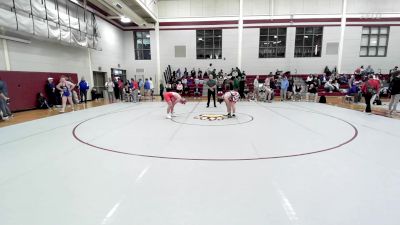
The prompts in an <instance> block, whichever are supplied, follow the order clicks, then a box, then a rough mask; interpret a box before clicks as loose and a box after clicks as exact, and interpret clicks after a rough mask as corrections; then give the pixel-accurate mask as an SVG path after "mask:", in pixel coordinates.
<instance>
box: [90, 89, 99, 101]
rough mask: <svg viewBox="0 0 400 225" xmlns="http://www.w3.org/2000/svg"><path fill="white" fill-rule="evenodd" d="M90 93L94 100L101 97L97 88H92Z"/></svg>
mask: <svg viewBox="0 0 400 225" xmlns="http://www.w3.org/2000/svg"><path fill="white" fill-rule="evenodd" d="M90 94H91V95H92V100H94V101H97V100H98V99H99V98H100V95H99V94H98V93H97V89H96V88H92V90H91V91H90Z"/></svg>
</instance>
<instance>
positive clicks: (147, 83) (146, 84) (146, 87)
mask: <svg viewBox="0 0 400 225" xmlns="http://www.w3.org/2000/svg"><path fill="white" fill-rule="evenodd" d="M150 92H151V90H150V81H149V79H148V78H146V80H145V81H144V96H145V97H144V98H145V99H146V96H149V95H150Z"/></svg>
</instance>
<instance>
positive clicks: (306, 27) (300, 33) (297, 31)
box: [294, 26, 324, 58]
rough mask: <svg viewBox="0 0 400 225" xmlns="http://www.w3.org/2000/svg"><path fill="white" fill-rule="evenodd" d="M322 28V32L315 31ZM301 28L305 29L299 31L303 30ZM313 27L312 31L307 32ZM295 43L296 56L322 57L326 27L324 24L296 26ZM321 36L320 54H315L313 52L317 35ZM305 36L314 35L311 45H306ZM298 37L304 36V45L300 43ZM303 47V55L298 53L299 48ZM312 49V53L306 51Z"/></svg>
mask: <svg viewBox="0 0 400 225" xmlns="http://www.w3.org/2000/svg"><path fill="white" fill-rule="evenodd" d="M319 28H320V30H321V32H315V30H316V29H319ZM301 29H303V32H299V31H301ZM310 29H312V33H307V32H309V30H310ZM295 35H296V36H295V44H294V58H318V57H322V50H323V48H322V45H323V43H324V27H323V26H298V27H296V34H295ZM319 35H320V36H321V41H320V42H321V45H320V46H319V47H318V49H320V51H319V53H320V54H319V55H315V54H313V52H315V37H316V36H319ZM305 36H312V40H311V45H305V41H306V39H305ZM298 37H302V45H298V43H297V42H298ZM298 48H301V49H302V51H301V53H302V54H301V56H300V55H298V54H297V49H298ZM306 48H307V49H311V51H310V55H308V53H307V52H305V51H304V50H305V49H306Z"/></svg>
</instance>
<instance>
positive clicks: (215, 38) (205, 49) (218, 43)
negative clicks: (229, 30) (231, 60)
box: [195, 29, 223, 60]
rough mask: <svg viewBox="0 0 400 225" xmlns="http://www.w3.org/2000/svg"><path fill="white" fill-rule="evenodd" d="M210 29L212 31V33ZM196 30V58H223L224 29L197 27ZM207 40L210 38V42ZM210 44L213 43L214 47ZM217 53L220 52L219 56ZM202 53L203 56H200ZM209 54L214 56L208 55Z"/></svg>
mask: <svg viewBox="0 0 400 225" xmlns="http://www.w3.org/2000/svg"><path fill="white" fill-rule="evenodd" d="M210 31H212V35H210ZM195 32H196V59H207V60H210V59H211V60H220V59H222V58H223V55H222V38H223V37H222V33H223V30H222V29H197V30H195ZM207 32H208V33H207ZM201 33H202V34H201ZM206 40H208V42H207V41H206ZM201 42H203V43H201ZM209 44H211V46H212V47H210V46H207V45H209ZM200 45H202V46H200ZM210 52H211V54H210ZM216 54H218V58H217V57H216ZM200 55H202V57H199V56H200ZM207 55H209V56H212V58H211V57H207Z"/></svg>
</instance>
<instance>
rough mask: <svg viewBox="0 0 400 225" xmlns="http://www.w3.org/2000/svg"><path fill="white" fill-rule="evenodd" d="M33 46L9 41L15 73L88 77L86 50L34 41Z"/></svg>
mask: <svg viewBox="0 0 400 225" xmlns="http://www.w3.org/2000/svg"><path fill="white" fill-rule="evenodd" d="M31 41H32V43H31V44H23V43H19V42H12V41H7V43H8V51H9V57H10V66H11V70H13V71H40V72H68V73H78V75H79V76H82V75H84V76H86V77H87V76H88V74H89V70H88V65H89V61H88V57H87V50H86V49H85V48H75V47H70V46H65V45H61V44H59V43H54V42H47V41H41V40H36V39H32V40H31Z"/></svg>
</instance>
